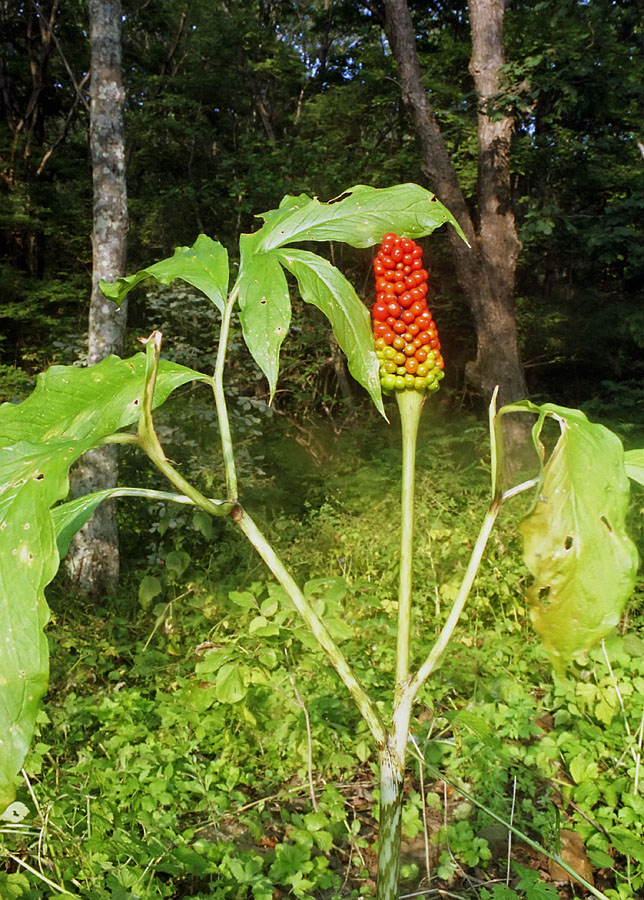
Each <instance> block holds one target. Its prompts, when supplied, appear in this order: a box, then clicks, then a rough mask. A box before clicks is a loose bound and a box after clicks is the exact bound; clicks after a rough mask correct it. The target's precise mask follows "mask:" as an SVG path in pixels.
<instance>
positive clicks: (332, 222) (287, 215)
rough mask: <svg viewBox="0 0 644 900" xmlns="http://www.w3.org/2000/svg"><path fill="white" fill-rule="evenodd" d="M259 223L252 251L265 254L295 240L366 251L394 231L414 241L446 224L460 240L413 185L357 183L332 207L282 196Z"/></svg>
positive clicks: (429, 197) (442, 212) (447, 217)
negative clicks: (379, 186)
mask: <svg viewBox="0 0 644 900" xmlns="http://www.w3.org/2000/svg"><path fill="white" fill-rule="evenodd" d="M262 218H263V219H264V220H265V224H264V226H263V227H262V228H261V229H260V230H259V231H258V232H256V235H255V236H256V237H257V239H258V244H257V249H258V250H259V251H260V252H267V251H270V250H274V249H276V248H278V247H283V246H284V245H285V244H289V243H292V242H294V241H342V242H344V243H347V244H351V246H352V247H370V246H371V245H372V244H377V243H379V242H380V241H381V240H382V238H383V237H384V235H385V234H387V232H389V231H394V232H396V234H400V235H402V236H404V237H410V238H418V237H422V236H423V235H426V234H431V232H432V231H434V230H435V229H436V228H439V227H440V226H441V225H444V224H445V223H450V224H452V225H453V226H454V228H455V229H456V230H457V231H458V233H459V234H460V235H461V237H463V240H465V237H464V235H463V232H462V231H461V229H460V227H459V225H458V223H457V222H456V219H455V218H454V216H452V214H451V213H450V212H449V211H448V210H447V209H446V208H445V207H444V206H443V204H442V203H440V202H439V201H438V200H437V199H436V198H435V197H434V195H433V194H432V193H430V192H429V191H426V190H425V188H422V187H420V185H418V184H397V185H394V186H393V187H389V188H373V187H369V186H368V185H364V184H359V185H356V187H352V188H349V190H348V191H345V192H344V194H343V195H342V199H339V200H336V201H333V202H331V203H320V202H319V200H315V199H312V198H310V197H307V196H306V194H301V195H300V196H299V197H288V196H287V197H285V198H284V199H283V200H282V203H281V205H280V208H279V210H271V211H270V212H269V213H265V214H264V215H263V216H262Z"/></svg>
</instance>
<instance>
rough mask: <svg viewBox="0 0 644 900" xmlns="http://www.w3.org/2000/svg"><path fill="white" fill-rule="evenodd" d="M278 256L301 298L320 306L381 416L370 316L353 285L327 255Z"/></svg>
mask: <svg viewBox="0 0 644 900" xmlns="http://www.w3.org/2000/svg"><path fill="white" fill-rule="evenodd" d="M278 256H279V259H280V260H281V262H282V264H283V265H284V266H285V267H286V268H287V269H288V271H289V272H290V273H291V274H292V275H294V276H295V277H296V278H297V283H298V287H299V289H300V294H301V295H302V299H303V300H305V301H306V302H307V303H312V304H313V305H314V306H317V308H318V309H320V310H322V312H323V313H324V315H325V316H326V317H327V319H328V320H329V322H330V323H331V326H332V328H333V333H334V334H335V337H336V339H337V342H338V344H339V345H340V348H341V349H342V350H343V352H344V353H345V354H346V357H347V362H348V364H349V371H350V372H351V374H352V375H353V377H354V378H355V379H356V381H357V382H358V383H359V384H361V385H362V386H363V388H365V390H366V391H368V392H369V394H370V395H371V399H372V400H373V402H374V403H375V405H376V408H377V409H378V411H379V412H380V413H381V414H382V415H383V416H384V415H385V411H384V407H383V405H382V395H381V393H380V379H379V377H378V359H377V357H376V354H375V351H374V349H373V338H372V334H371V319H370V316H369V311H368V310H367V308H366V306H365V305H364V304H363V303H361V301H360V299H359V297H358V295H357V294H356V292H355V291H354V289H353V286H352V285H351V284H350V283H349V282H348V281H347V279H346V278H345V277H344V275H343V274H342V273H341V272H340V271H339V270H338V269H336V268H335V266H332V265H331V263H330V262H327V260H326V259H322V257H321V256H317V255H316V254H315V253H309V252H308V251H307V250H292V249H290V250H282V251H280V252H279V253H278Z"/></svg>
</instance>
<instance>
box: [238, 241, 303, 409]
mask: <svg viewBox="0 0 644 900" xmlns="http://www.w3.org/2000/svg"><path fill="white" fill-rule="evenodd" d="M256 247H257V235H254V234H252V235H251V234H242V236H241V238H240V240H239V248H240V251H241V262H240V267H239V277H238V279H237V287H238V288H239V319H240V321H241V326H242V331H243V333H244V341H245V342H246V346H247V347H248V349H249V351H250V354H251V356H252V357H253V359H254V360H255V362H256V363H257V365H258V366H259V367H260V369H261V370H262V372H263V373H264V375H266V378H267V379H268V385H269V388H270V394H271V400H272V399H273V394H274V393H275V388H276V387H277V375H278V372H279V352H280V346H281V344H282V341H283V340H284V338H285V337H286V335H287V334H288V329H289V325H290V323H291V301H290V298H289V295H288V285H287V283H286V276H285V275H284V272H283V271H282V267H281V266H280V263H279V260H278V258H277V256H275V254H269V253H257V252H256Z"/></svg>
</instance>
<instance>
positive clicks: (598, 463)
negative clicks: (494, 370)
mask: <svg viewBox="0 0 644 900" xmlns="http://www.w3.org/2000/svg"><path fill="white" fill-rule="evenodd" d="M518 408H523V409H526V410H528V411H532V412H536V413H538V414H539V421H538V422H537V425H536V426H535V441H536V442H537V444H538V446H539V447H540V449H541V450H543V448H542V447H541V445H540V433H541V428H542V426H543V421H544V419H545V417H550V418H553V419H555V420H556V421H557V422H558V423H559V426H560V429H561V433H560V437H559V440H558V441H557V444H556V446H555V448H554V450H553V451H552V453H551V455H550V457H549V459H548V461H547V463H546V465H545V467H544V470H543V481H542V484H541V487H540V490H539V496H538V499H537V502H536V505H535V507H534V510H533V511H532V513H531V514H530V515H529V516H528V517H527V518H526V519H525V520H524V522H523V524H522V527H521V532H522V535H523V540H524V556H525V560H526V563H527V565H528V568H529V569H530V571H531V573H532V575H533V576H534V583H533V584H532V586H531V587H530V588H529V590H528V601H529V604H530V616H531V619H532V622H533V624H534V627H535V629H536V631H537V632H538V634H539V636H540V637H541V640H542V641H543V643H544V646H545V649H546V651H547V653H548V655H549V657H550V659H551V661H552V663H553V665H554V666H555V668H556V670H557V671H558V672H559V673H560V674H563V672H564V671H565V669H566V666H567V665H568V663H569V662H570V661H571V659H572V658H573V657H574V655H575V654H576V653H578V652H580V651H583V650H588V649H589V648H590V647H591V646H592V645H593V644H594V643H595V642H596V641H599V640H601V638H603V637H605V636H606V635H607V634H608V633H609V632H610V630H611V629H612V628H614V627H615V626H616V625H617V623H618V622H619V617H620V615H621V612H622V610H623V608H624V604H625V603H626V601H627V600H628V598H629V596H630V594H631V592H632V590H633V586H634V583H635V574H636V571H637V565H638V558H637V552H636V550H635V546H634V544H633V542H632V541H631V540H630V538H629V537H628V535H627V533H626V528H625V516H626V509H627V505H628V497H629V482H628V478H627V477H626V474H625V471H624V451H623V448H622V444H621V442H620V440H619V438H618V437H617V436H616V435H614V434H613V433H612V432H611V431H609V430H608V429H607V428H604V426H602V425H595V424H593V423H591V422H589V421H588V419H587V418H586V416H585V415H584V414H583V413H581V412H579V411H578V410H571V409H566V408H565V407H559V406H555V405H554V404H545V405H544V406H541V407H536V406H534V405H533V404H528V403H527V402H526V403H524V404H513V405H512V407H506V409H508V410H509V409H512V410H515V411H516V410H517V409H518Z"/></svg>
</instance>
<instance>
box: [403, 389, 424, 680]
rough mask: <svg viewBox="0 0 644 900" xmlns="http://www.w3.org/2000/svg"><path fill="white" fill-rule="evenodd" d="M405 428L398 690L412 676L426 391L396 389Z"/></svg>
mask: <svg viewBox="0 0 644 900" xmlns="http://www.w3.org/2000/svg"><path fill="white" fill-rule="evenodd" d="M396 400H397V401H398V409H399V410H400V424H401V429H402V487H401V499H400V509H401V529H400V560H399V564H400V576H399V583H398V631H397V646H396V692H397V693H398V692H399V691H401V690H402V688H403V685H404V683H405V682H406V680H407V678H408V676H409V636H410V630H411V595H412V580H413V563H414V484H415V477H416V440H417V437H418V425H419V422H420V415H421V412H422V410H423V404H424V403H425V394H424V393H422V392H419V391H401V392H399V393H397V395H396Z"/></svg>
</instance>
